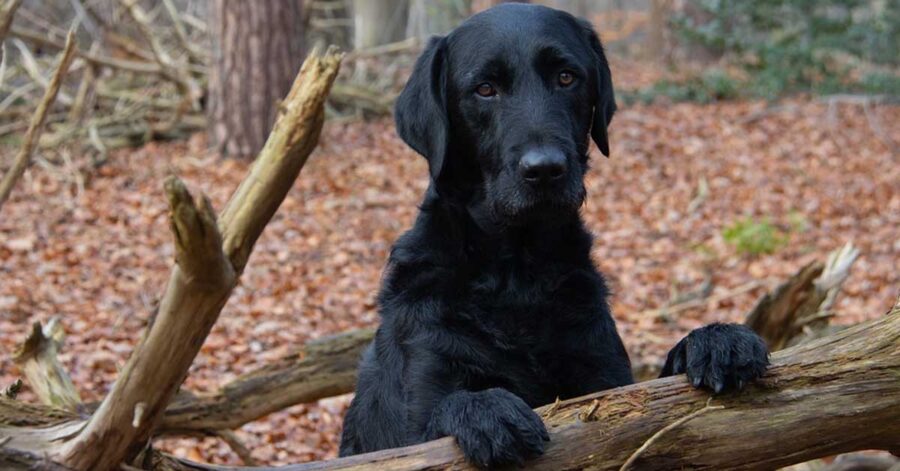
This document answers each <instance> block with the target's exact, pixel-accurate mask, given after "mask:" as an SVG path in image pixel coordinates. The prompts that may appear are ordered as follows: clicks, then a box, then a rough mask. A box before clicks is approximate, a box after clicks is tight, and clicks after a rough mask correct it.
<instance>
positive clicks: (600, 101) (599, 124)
mask: <svg viewBox="0 0 900 471" xmlns="http://www.w3.org/2000/svg"><path fill="white" fill-rule="evenodd" d="M581 26H582V27H583V28H584V29H585V32H586V33H587V35H588V41H589V42H590V44H591V49H592V50H593V52H594V67H595V69H596V72H597V100H596V101H595V102H594V122H593V124H592V125H591V137H592V138H593V139H594V142H595V143H596V144H597V147H598V148H599V149H600V152H603V155H605V156H607V157H609V137H608V136H607V132H606V128H607V127H609V123H611V122H612V117H613V113H615V112H616V98H615V95H614V94H613V84H612V73H610V71H609V63H608V62H607V61H606V55H605V54H604V53H603V46H602V45H601V44H600V38H599V37H598V36H597V32H596V31H594V27H593V26H592V25H591V24H590V22H588V21H587V20H581Z"/></svg>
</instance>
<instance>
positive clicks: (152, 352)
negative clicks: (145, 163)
mask: <svg viewBox="0 0 900 471" xmlns="http://www.w3.org/2000/svg"><path fill="white" fill-rule="evenodd" d="M340 62H341V55H340V54H337V53H336V52H333V51H329V52H328V53H326V54H325V55H324V56H319V55H318V54H315V53H314V54H312V55H311V56H310V57H309V58H308V59H307V60H306V62H304V65H303V67H302V68H301V70H300V74H299V75H298V76H297V79H296V80H295V82H294V86H293V88H292V89H291V93H290V94H289V95H288V98H287V99H286V101H285V103H284V105H283V109H282V114H281V116H280V117H279V120H278V122H277V123H276V125H275V129H274V130H273V132H272V134H271V135H270V137H269V140H268V141H267V143H266V146H265V147H264V148H263V151H262V152H261V153H260V155H259V157H258V159H257V161H256V163H255V165H254V166H253V168H252V170H251V172H250V175H248V176H247V178H246V179H245V180H244V182H243V183H242V184H241V186H240V187H238V189H237V191H236V192H235V193H234V195H232V198H231V200H230V201H229V203H228V205H227V206H226V208H225V210H224V212H223V213H222V215H221V217H220V218H219V222H218V224H216V219H215V215H214V214H213V212H212V208H211V207H210V205H209V202H208V200H206V199H205V198H201V199H197V200H194V199H193V198H192V197H191V196H190V194H189V193H188V191H187V190H186V189H185V188H184V186H183V185H182V184H181V183H180V182H179V181H178V180H177V179H174V178H173V179H170V180H168V181H167V184H166V194H167V196H168V198H169V201H170V207H171V216H170V220H171V223H172V232H173V233H174V235H175V245H176V261H177V265H176V266H175V267H174V269H173V271H172V275H171V277H170V279H169V283H168V286H167V288H166V292H165V294H164V295H163V297H162V300H161V302H160V307H159V312H158V314H157V316H156V319H155V322H154V323H153V324H152V325H151V327H150V329H149V331H148V332H147V334H146V336H145V337H144V339H142V341H141V343H140V344H139V345H138V347H137V348H136V349H135V351H134V352H133V354H132V355H131V358H130V359H129V361H128V363H127V364H126V366H125V368H124V370H123V371H122V373H121V374H120V375H119V378H118V379H117V381H116V383H115V385H114V386H113V390H112V391H111V392H110V394H109V395H108V396H107V397H106V398H105V399H104V400H103V402H102V403H101V405H100V407H99V409H98V410H97V412H95V413H94V414H93V415H92V416H91V418H90V420H89V421H88V423H87V424H86V425H83V426H80V427H79V431H78V432H77V434H76V435H75V436H74V437H73V438H71V439H69V440H67V441H65V442H64V443H63V444H62V445H56V446H54V447H52V448H51V449H50V452H49V453H50V456H51V457H52V458H53V459H54V460H55V461H57V462H58V463H60V464H63V465H65V466H67V467H69V468H72V469H77V470H85V471H86V470H108V469H113V468H116V467H118V466H119V464H120V463H122V462H123V461H125V460H126V459H127V458H129V457H133V456H134V455H136V454H137V452H139V451H140V449H141V448H142V447H143V446H144V444H145V443H146V442H147V440H148V439H149V438H150V436H151V434H152V432H153V430H154V428H155V426H156V425H157V424H158V422H159V421H160V420H161V419H162V415H163V411H164V410H165V408H166V406H167V405H168V403H169V401H170V400H171V398H172V397H174V395H175V392H176V391H177V389H178V387H179V385H180V384H181V383H182V381H183V379H184V377H185V375H186V374H187V371H188V368H189V367H190V365H191V363H192V361H193V359H194V357H195V356H196V354H197V352H198V351H199V349H200V346H201V345H202V343H203V341H204V339H205V338H206V336H207V334H208V333H209V330H210V329H211V328H212V325H213V324H214V323H215V321H216V319H217V318H218V315H219V312H220V311H221V309H222V306H223V305H224V304H225V302H226V301H227V299H228V296H229V294H230V293H231V290H232V288H233V287H234V285H235V283H236V282H237V278H238V277H239V276H240V273H241V272H242V271H243V268H244V266H245V265H246V262H247V259H248V258H249V256H250V252H251V251H252V248H253V244H254V243H255V242H256V240H257V238H258V237H259V236H260V235H261V234H262V231H263V229H264V228H265V226H266V224H267V223H268V222H269V220H270V218H271V217H272V215H274V213H275V210H276V209H277V208H278V206H279V205H280V204H281V202H282V201H283V199H284V197H285V196H286V194H287V191H288V190H289V189H290V187H291V185H292V184H293V182H294V180H295V179H296V177H297V175H298V174H299V172H300V170H301V168H302V167H303V164H304V163H305V162H306V160H307V158H308V156H309V154H310V153H311V152H312V150H313V149H314V148H315V145H316V142H317V140H318V136H319V132H320V131H321V126H322V121H323V119H324V117H323V115H324V102H325V100H326V97H327V95H328V91H329V89H330V87H331V84H332V82H333V81H334V78H335V76H336V75H337V72H338V68H339V66H340ZM161 365H165V366H164V367H161Z"/></svg>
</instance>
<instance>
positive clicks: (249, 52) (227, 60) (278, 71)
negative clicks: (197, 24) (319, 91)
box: [209, 0, 304, 157]
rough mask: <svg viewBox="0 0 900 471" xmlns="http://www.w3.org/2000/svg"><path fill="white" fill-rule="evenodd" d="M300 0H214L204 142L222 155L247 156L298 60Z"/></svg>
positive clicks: (258, 144) (258, 143)
mask: <svg viewBox="0 0 900 471" xmlns="http://www.w3.org/2000/svg"><path fill="white" fill-rule="evenodd" d="M303 26H304V24H303V1H302V0H254V1H244V0H216V1H215V3H214V5H213V8H212V19H211V22H210V28H211V31H212V37H213V55H212V59H211V62H212V63H211V67H210V74H209V127H210V132H209V134H210V140H211V142H212V144H213V146H215V148H216V149H217V150H218V151H219V152H221V153H222V154H223V155H228V156H235V157H253V156H255V155H256V154H257V153H258V152H259V151H260V150H261V149H262V147H263V145H264V144H265V142H266V137H267V136H268V135H269V131H270V130H271V129H272V124H273V123H274V122H275V116H276V111H277V109H278V103H279V101H280V100H282V99H283V98H284V96H285V94H286V93H287V92H288V90H289V89H290V87H291V81H292V80H293V79H294V76H296V75H297V70H299V68H300V63H301V62H302V61H303V57H304V48H303V32H304V27H303Z"/></svg>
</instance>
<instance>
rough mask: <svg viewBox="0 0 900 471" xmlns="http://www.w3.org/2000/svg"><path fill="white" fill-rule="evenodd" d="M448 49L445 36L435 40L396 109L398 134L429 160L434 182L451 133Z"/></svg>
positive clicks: (415, 69) (416, 66)
mask: <svg viewBox="0 0 900 471" xmlns="http://www.w3.org/2000/svg"><path fill="white" fill-rule="evenodd" d="M445 50H446V41H445V39H444V38H443V37H439V36H435V37H432V38H431V40H430V41H429V42H428V46H426V47H425V50H424V51H423V52H422V55H421V56H419V59H418V60H417V61H416V65H415V67H414V68H413V72H412V75H411V76H410V77H409V81H408V82H406V87H404V88H403V91H402V92H401V93H400V96H399V97H397V105H396V107H395V109H394V119H395V120H396V122H397V133H398V134H400V137H401V138H402V139H403V141H404V142H406V143H407V144H408V145H409V146H410V147H412V148H413V149H414V150H415V151H416V152H418V153H420V154H422V155H423V156H424V157H425V159H427V160H428V168H429V171H430V173H431V178H432V180H433V181H437V179H438V177H439V176H440V174H441V169H442V168H443V166H444V159H445V157H446V154H447V139H448V134H449V133H450V123H449V119H448V117H447V93H446V83H447V73H446V66H445V63H446V59H445V55H446V54H445Z"/></svg>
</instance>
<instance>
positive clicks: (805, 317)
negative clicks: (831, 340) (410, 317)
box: [746, 243, 859, 351]
mask: <svg viewBox="0 0 900 471" xmlns="http://www.w3.org/2000/svg"><path fill="white" fill-rule="evenodd" d="M858 256H859V250H858V249H857V248H856V247H854V246H853V244H852V243H847V244H845V245H844V246H843V247H841V248H840V249H837V250H835V251H833V252H831V253H830V254H829V255H828V260H827V261H826V263H825V264H822V263H821V262H815V263H811V264H809V265H807V266H805V267H803V268H801V269H800V270H799V271H798V272H797V273H796V274H795V275H794V276H792V277H791V278H790V279H789V280H787V281H785V282H784V283H782V284H780V285H779V286H778V287H776V288H775V289H774V290H772V291H771V292H769V293H767V294H765V295H764V296H763V297H761V298H760V299H759V301H757V303H756V305H755V306H754V307H753V309H752V310H751V311H750V313H749V314H748V315H747V320H746V325H747V326H748V327H750V328H751V329H753V330H754V331H755V332H756V333H758V334H759V335H760V336H762V337H763V338H764V339H765V340H766V343H767V344H768V345H769V349H770V350H772V351H776V350H781V349H782V348H784V347H786V346H789V345H794V344H797V343H801V342H804V341H806V340H810V339H813V338H816V337H818V336H819V335H820V334H821V333H822V332H825V331H826V329H827V327H828V317H829V316H830V314H829V312H828V311H829V310H830V309H831V305H832V304H833V303H834V300H835V297H836V296H837V294H838V292H839V290H840V287H841V285H842V284H843V282H844V280H846V279H847V277H848V276H849V274H850V267H851V266H852V265H853V262H854V261H855V260H856V258H857V257H858Z"/></svg>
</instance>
